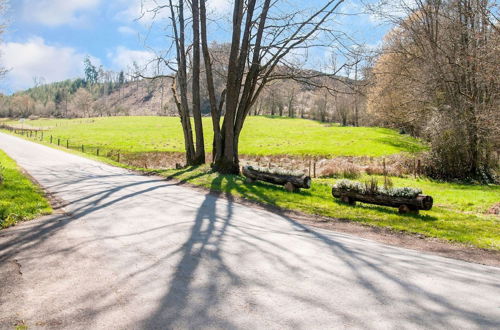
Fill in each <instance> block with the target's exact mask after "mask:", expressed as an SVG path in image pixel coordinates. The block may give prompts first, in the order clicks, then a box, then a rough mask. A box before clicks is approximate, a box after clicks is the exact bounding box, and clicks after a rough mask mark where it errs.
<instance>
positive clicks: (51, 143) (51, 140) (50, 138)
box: [50, 135, 52, 144]
mask: <svg viewBox="0 0 500 330" xmlns="http://www.w3.org/2000/svg"><path fill="white" fill-rule="evenodd" d="M50 143H51V144H52V135H51V136H50Z"/></svg>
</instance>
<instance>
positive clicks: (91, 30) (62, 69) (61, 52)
mask: <svg viewBox="0 0 500 330" xmlns="http://www.w3.org/2000/svg"><path fill="white" fill-rule="evenodd" d="M148 1H149V2H151V1H153V0H146V1H145V7H142V10H141V0H113V1H109V0H108V1H106V0H11V1H10V9H9V11H8V12H7V15H6V16H7V20H8V22H9V23H8V25H9V27H8V30H7V31H6V33H5V34H4V36H3V43H2V45H1V51H2V58H1V61H2V62H3V65H4V66H6V67H7V68H9V69H10V70H11V71H10V72H9V74H8V75H7V77H6V79H4V80H3V81H2V82H0V92H3V93H12V92H15V91H18V90H22V89H25V88H28V87H31V86H33V84H34V78H35V77H36V78H37V79H38V80H40V78H42V79H43V81H45V82H53V81H59V80H63V79H68V78H76V77H79V76H82V74H83V64H82V62H83V58H84V57H85V56H87V55H88V56H90V57H91V59H92V61H93V62H94V63H95V64H98V65H103V66H104V68H106V69H111V70H115V71H119V70H125V71H126V70H127V68H128V67H131V65H132V63H133V62H134V61H136V62H139V63H144V62H146V61H147V60H148V59H150V58H151V57H153V56H154V53H153V50H160V49H161V48H162V46H164V45H165V41H164V39H163V38H162V37H161V34H162V33H163V31H162V29H161V28H162V26H161V24H156V23H154V24H153V27H152V29H150V26H151V24H152V22H153V20H152V17H151V15H145V16H144V17H143V18H142V19H140V20H137V18H139V17H140V16H141V12H143V11H144V8H145V9H147V8H148V6H151V3H149V4H148ZM358 1H359V0H353V1H349V0H347V1H346V2H345V4H344V5H343V9H342V10H343V11H344V12H345V13H355V12H360V11H361V6H360V4H359V2H358ZM160 2H161V1H160ZM322 2H323V1H322V0H311V1H308V5H312V6H314V5H316V4H317V5H319V4H321V3H322ZM289 3H292V4H296V5H298V6H300V5H301V4H303V2H302V1H300V0H289ZM208 6H209V8H210V13H211V14H210V17H211V18H212V19H213V23H212V24H211V27H210V29H211V31H210V33H209V35H211V36H212V39H213V40H217V41H219V42H223V41H227V35H228V34H227V30H226V29H227V24H226V22H227V20H228V19H229V18H230V11H231V1H230V0H208ZM336 20H337V21H338V23H339V24H340V25H339V27H341V29H342V30H344V31H346V32H347V33H349V35H352V36H353V37H355V38H356V39H357V40H360V41H361V42H363V43H365V44H367V45H369V46H375V45H377V44H378V43H379V42H380V40H381V38H382V36H383V35H384V34H385V33H386V31H387V29H388V27H387V26H384V25H380V24H379V23H378V22H377V21H376V20H375V19H373V18H372V17H370V16H369V15H360V16H350V15H345V16H339V17H338V18H337V19H336ZM150 30H152V31H153V32H152V33H151V34H150V37H149V38H147V40H146V41H145V36H146V35H147V32H148V31H150ZM316 54H317V56H321V54H324V52H319V51H318V52H316Z"/></svg>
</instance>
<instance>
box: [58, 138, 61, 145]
mask: <svg viewBox="0 0 500 330" xmlns="http://www.w3.org/2000/svg"><path fill="white" fill-rule="evenodd" d="M60 145H61V139H60V138H57V146H60Z"/></svg>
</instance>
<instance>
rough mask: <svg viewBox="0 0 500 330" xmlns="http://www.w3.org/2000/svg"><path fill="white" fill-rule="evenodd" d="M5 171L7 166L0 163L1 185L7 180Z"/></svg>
mask: <svg viewBox="0 0 500 330" xmlns="http://www.w3.org/2000/svg"><path fill="white" fill-rule="evenodd" d="M4 171H5V168H4V167H3V166H2V164H0V185H2V184H3V182H4V180H5V176H4Z"/></svg>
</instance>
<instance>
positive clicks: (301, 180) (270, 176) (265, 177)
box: [242, 166, 311, 189]
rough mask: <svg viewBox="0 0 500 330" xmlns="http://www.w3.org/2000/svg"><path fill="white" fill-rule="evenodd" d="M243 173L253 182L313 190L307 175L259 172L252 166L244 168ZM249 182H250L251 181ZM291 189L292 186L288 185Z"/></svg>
mask: <svg viewBox="0 0 500 330" xmlns="http://www.w3.org/2000/svg"><path fill="white" fill-rule="evenodd" d="M242 173H243V175H244V176H246V177H247V178H248V179H250V180H253V181H257V180H259V181H265V182H269V183H272V184H277V185H281V186H284V185H286V184H287V183H289V184H291V185H293V187H295V188H304V189H309V188H311V177H309V176H306V175H298V176H296V175H291V174H277V173H268V172H261V171H257V170H255V169H254V168H252V167H250V166H244V167H243V170H242ZM250 180H249V181H250ZM288 186H289V187H290V185H288Z"/></svg>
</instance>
